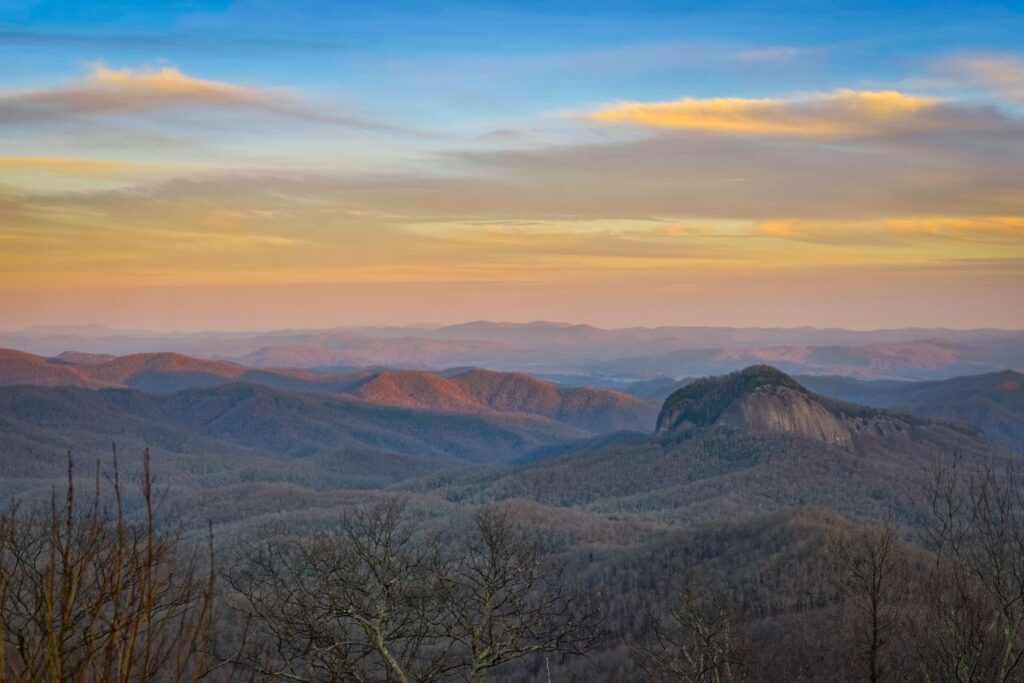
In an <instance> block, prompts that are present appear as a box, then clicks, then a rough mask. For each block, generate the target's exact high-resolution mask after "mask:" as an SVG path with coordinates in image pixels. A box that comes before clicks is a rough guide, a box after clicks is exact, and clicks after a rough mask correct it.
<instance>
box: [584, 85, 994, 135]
mask: <svg viewBox="0 0 1024 683" xmlns="http://www.w3.org/2000/svg"><path fill="white" fill-rule="evenodd" d="M948 108H949V105H946V104H945V103H944V102H942V101H941V100H937V99H934V98H930V97H920V96H916V95H906V94H904V93H901V92H897V91H879V92H872V91H860V92H858V91H854V90H837V91H835V92H831V93H825V94H818V95H812V96H807V97H801V98H794V99H775V98H770V99H741V98H722V99H703V100H702V99H693V98H686V99H681V100H676V101H673V102H654V103H643V102H623V103H619V104H615V105H612V106H609V107H606V108H604V109H600V110H598V111H595V112H592V113H589V114H587V115H586V118H587V119H589V120H591V121H597V122H600V123H618V124H632V125H638V126H646V127H652V128H664V129H679V130H702V131H713V132H721V133H737V134H750V135H780V136H806V137H821V138H830V137H856V136H864V135H874V134H880V133H886V132H894V131H900V130H920V129H921V128H932V129H942V128H949V127H956V126H959V125H963V124H964V121H963V120H962V117H956V116H949V115H948V114H949V113H950V112H949V111H948ZM979 123H980V124H981V125H984V121H981V122H973V123H972V124H971V125H975V126H976V125H978V124H979Z"/></svg>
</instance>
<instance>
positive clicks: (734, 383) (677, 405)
mask: <svg viewBox="0 0 1024 683" xmlns="http://www.w3.org/2000/svg"><path fill="white" fill-rule="evenodd" d="M714 425H717V426H722V427H727V428H729V429H734V430H736V431H741V432H746V433H750V434H794V435H797V436H802V437H804V438H808V439H812V440H814V441H820V442H823V443H831V444H838V445H849V444H850V443H851V442H852V431H851V425H850V424H849V421H848V420H846V419H845V418H844V416H843V415H842V414H839V413H837V412H836V411H834V410H833V409H832V407H831V406H830V405H829V404H828V402H827V401H826V400H824V399H822V398H821V397H819V396H817V395H815V394H812V393H811V392H809V391H808V390H807V389H805V388H804V387H802V386H801V385H800V384H799V383H797V381H796V380H794V379H793V378H792V377H790V376H789V375H787V374H785V373H783V372H780V371H779V370H776V369H775V368H772V367H769V366H767V365H755V366H751V367H749V368H746V369H745V370H741V371H740V372H734V373H732V374H729V375H725V376H722V377H710V378H707V379H702V380H698V381H696V382H693V383H692V384H689V385H687V386H685V387H683V388H682V389H679V390H678V391H676V392H675V393H673V394H672V395H671V396H669V397H668V399H666V400H665V403H664V405H663V406H662V409H661V413H660V414H659V415H658V433H659V434H672V433H676V434H687V433H689V432H691V431H693V430H695V429H697V428H700V427H707V426H714Z"/></svg>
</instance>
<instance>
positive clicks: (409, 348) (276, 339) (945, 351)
mask: <svg viewBox="0 0 1024 683" xmlns="http://www.w3.org/2000/svg"><path fill="white" fill-rule="evenodd" d="M0 347H10V348H16V349H19V350H22V351H28V352H32V353H36V354H41V355H56V354H59V353H61V352H64V351H66V350H67V349H74V350H75V351H77V352H85V353H96V354H119V355H124V354H134V353H140V352H141V353H148V352H151V351H154V350H158V349H159V350H167V351H174V352H177V353H182V354H185V355H189V356H193V357H201V358H207V359H214V360H227V361H231V362H236V363H240V364H242V365H245V366H247V367H260V368H281V367H289V368H305V369H324V368H332V369H334V371H335V372H337V371H350V370H353V369H357V368H365V367H373V366H378V367H392V368H402V369H432V370H435V371H437V370H442V369H444V368H448V367H460V366H470V367H487V368H490V369H494V370H507V371H516V372H526V373H529V374H532V375H555V374H564V375H566V376H570V375H580V376H591V377H594V378H599V379H601V378H603V379H605V380H609V381H612V380H614V381H616V382H619V381H627V382H628V381H637V380H643V379H649V378H652V377H655V376H658V375H667V376H671V377H701V376H708V375H715V374H722V373H726V372H732V371H735V370H739V369H742V368H743V367H746V366H748V365H753V364H759V363H766V364H770V365H773V366H775V367H778V368H779V369H781V370H783V371H785V372H789V373H791V374H819V375H825V374H841V375H847V376H853V377H858V378H861V379H941V378H948V377H952V376H956V375H963V374H976V373H981V372H992V371H998V370H1002V369H1006V368H1010V369H1017V370H1024V331H1021V330H1016V331H1015V330H995V329H978V330H950V329H941V328H927V329H925V328H906V329H891V330H867V331H862V330H844V329H839V328H811V327H802V328H727V327H681V326H673V327H650V328H644V327H631V328H620V329H603V328H599V327H594V326H591V325H577V324H566V323H552V322H534V323H501V322H489V321H476V322H471V323H464V324H459V325H448V326H440V327H386V326H378V327H358V328H357V327H342V328H332V329H313V330H277V331H264V332H197V333H189V334H155V333H134V332H127V331H114V330H102V329H93V328H84V329H78V328H67V329H64V328H52V329H47V328H43V329H36V330H24V331H21V332H8V333H0ZM590 383H591V384H593V383H594V382H593V381H591V382H590Z"/></svg>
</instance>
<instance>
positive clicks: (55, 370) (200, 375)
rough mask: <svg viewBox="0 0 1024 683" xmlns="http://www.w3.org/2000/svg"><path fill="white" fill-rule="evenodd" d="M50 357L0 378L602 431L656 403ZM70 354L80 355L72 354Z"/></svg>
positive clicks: (139, 357)
mask: <svg viewBox="0 0 1024 683" xmlns="http://www.w3.org/2000/svg"><path fill="white" fill-rule="evenodd" d="M64 358H65V359H66V360H62V359H49V358H44V357H42V356H34V355H31V354H25V353H21V352H18V351H0V386H2V385H13V384H37V385H41V386H80V387H88V388H130V389H138V390H140V391H145V392H148V393H155V394H171V393H174V392H177V391H182V390H185V389H197V388H198V389H206V388H212V387H217V386H223V385H226V384H231V383H245V384H258V385H262V386H267V387H272V388H275V389H282V390H288V391H296V392H304V393H318V394H324V393H331V394H348V395H350V396H354V397H357V398H360V399H363V400H365V401H368V402H371V403H375V404H377V405H380V406H393V407H399V408H410V409H417V410H431V411H445V412H454V413H465V414H473V415H491V416H493V415H506V416H513V415H514V416H516V419H518V420H521V421H522V420H525V421H527V422H528V421H529V419H530V418H531V417H532V418H539V419H543V420H553V421H556V422H561V423H563V424H565V425H568V426H570V427H572V428H573V429H582V430H585V431H587V432H591V433H606V432H612V431H617V430H622V429H631V430H636V431H644V432H649V431H651V429H652V428H653V426H654V417H655V415H656V414H657V407H656V405H654V404H653V403H650V402H646V401H642V400H639V399H637V398H635V397H632V396H628V395H626V394H621V393H618V392H615V391H611V390H607V389H590V388H585V387H578V388H570V387H561V386H558V385H555V384H551V383H548V382H543V381H540V380H537V379H534V378H532V377H529V376H527V375H521V374H516V373H499V372H489V371H485V370H472V369H470V370H465V371H462V372H459V373H456V374H455V375H454V376H444V375H442V374H439V373H433V372H427V371H424V370H379V371H371V370H363V371H358V372H352V373H349V374H346V375H322V374H315V373H311V372H307V371H304V370H295V369H273V370H257V369H252V368H248V367H245V366H243V365H238V364H237V363H229V362H226V361H211V360H204V359H199V358H192V357H190V356H185V355H182V354H177V353H145V354H133V355H129V356H120V357H115V358H102V357H96V356H92V355H89V354H86V355H81V354H64ZM75 359H79V360H81V363H75V362H73V361H74V360H75Z"/></svg>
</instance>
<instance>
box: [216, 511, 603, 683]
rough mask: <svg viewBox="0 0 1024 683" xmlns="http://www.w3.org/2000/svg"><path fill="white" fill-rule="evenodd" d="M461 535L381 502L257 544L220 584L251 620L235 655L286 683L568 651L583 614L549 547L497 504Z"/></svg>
mask: <svg viewBox="0 0 1024 683" xmlns="http://www.w3.org/2000/svg"><path fill="white" fill-rule="evenodd" d="M473 529H474V532H473V534H471V535H470V536H469V537H467V538H463V539H461V540H460V541H459V542H456V543H452V544H446V543H444V542H443V541H442V538H441V537H440V536H438V535H435V534H426V533H423V532H421V531H420V530H418V527H417V525H416V524H415V523H414V522H413V521H412V519H411V516H410V515H409V513H408V511H407V510H406V508H405V505H404V504H403V503H402V502H401V500H400V499H398V498H389V499H387V500H385V501H383V502H380V503H377V504H374V505H371V506H367V507H361V508H359V509H356V510H355V511H353V512H352V513H350V514H348V515H347V516H346V517H345V518H344V520H343V521H342V523H341V525H340V529H339V531H338V532H336V533H325V534H320V535H318V536H316V537H315V538H312V539H309V538H305V539H303V538H300V539H298V540H295V541H285V542H281V541H274V540H268V541H266V542H265V543H264V544H262V545H261V546H260V547H259V548H258V549H256V550H254V551H252V552H250V553H248V554H247V557H245V558H244V559H243V561H242V562H241V563H240V564H239V566H238V568H237V569H236V570H235V571H234V572H233V574H232V576H231V579H230V582H231V584H232V586H233V587H234V588H235V591H236V593H237V597H238V598H239V599H240V606H239V609H240V611H241V612H242V614H244V615H245V617H246V618H247V619H249V620H251V621H252V623H253V626H254V628H253V632H252V638H251V642H250V643H249V647H248V648H247V649H246V651H245V656H244V657H242V658H241V660H240V661H241V662H242V664H243V665H244V666H246V667H248V668H250V670H251V671H252V672H254V673H256V674H258V675H262V676H267V677H271V678H279V679H286V680H294V681H318V682H319V681H365V682H368V683H369V682H372V683H377V682H386V683H390V682H396V683H408V682H411V681H417V682H419V683H429V682H431V681H442V680H454V679H456V678H465V679H468V680H470V681H473V682H474V683H479V682H481V681H485V680H486V679H487V673H488V672H489V671H490V670H492V669H493V668H494V667H497V666H499V665H501V664H503V663H505V662H509V661H512V660H515V659H519V658H521V657H526V656H529V655H531V654H535V653H543V652H569V651H574V647H575V646H576V645H577V644H578V643H579V641H578V639H577V638H576V635H577V634H578V632H579V630H580V626H581V624H582V621H583V619H584V616H583V613H582V612H581V611H580V609H579V606H578V604H577V603H576V599H575V598H576V595H577V594H576V592H575V591H573V590H572V589H570V588H569V587H568V586H567V584H566V583H565V582H564V580H563V579H564V577H563V575H562V571H561V569H560V567H559V566H558V565H557V563H556V562H555V561H554V557H553V555H552V553H551V552H550V550H549V548H548V546H547V545H546V544H545V543H543V542H542V541H541V540H540V539H537V538H534V537H532V536H531V534H530V532H529V531H528V530H526V529H520V528H518V527H516V526H515V525H513V524H512V523H511V522H510V521H509V520H508V518H507V517H506V516H505V515H504V514H503V513H499V512H497V511H495V510H483V511H481V512H480V513H478V514H477V515H476V517H475V524H474V528H473Z"/></svg>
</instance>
